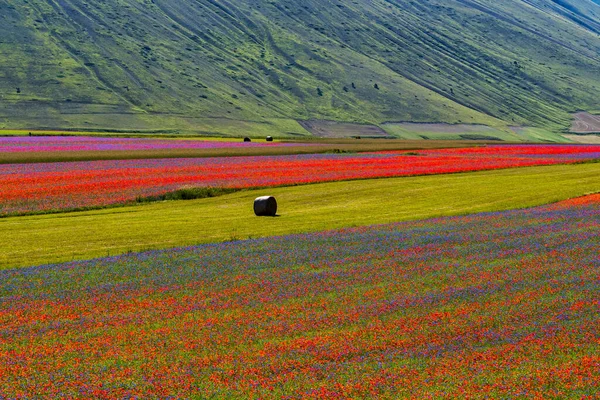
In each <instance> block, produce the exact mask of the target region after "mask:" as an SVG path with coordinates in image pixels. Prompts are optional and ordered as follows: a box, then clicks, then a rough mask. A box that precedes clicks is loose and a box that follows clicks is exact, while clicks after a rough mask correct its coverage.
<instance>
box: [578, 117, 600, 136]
mask: <svg viewBox="0 0 600 400" xmlns="http://www.w3.org/2000/svg"><path fill="white" fill-rule="evenodd" d="M573 117H574V118H575V119H574V120H573V124H572V125H571V132H575V133H600V115H593V114H590V113H587V112H578V113H576V114H574V115H573Z"/></svg>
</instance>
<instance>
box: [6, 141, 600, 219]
mask: <svg viewBox="0 0 600 400" xmlns="http://www.w3.org/2000/svg"><path fill="white" fill-rule="evenodd" d="M199 143H201V142H199ZM598 158H600V146H593V145H589V146H568V145H563V146H550V145H513V146H505V145H504V146H487V147H483V148H468V149H441V150H423V151H419V152H375V153H360V154H312V155H290V156H269V157H267V156H263V157H221V158H204V159H196V158H190V159H155V160H120V161H94V162H91V161H90V162H78V163H36V164H27V165H21V164H10V165H0V185H2V187H3V188H4V191H3V192H2V193H0V215H4V216H6V215H14V214H32V213H39V212H48V211H60V210H77V209H86V208H91V207H101V206H107V205H113V204H124V203H128V202H129V203H130V202H134V201H136V199H142V200H143V199H144V198H148V197H152V196H159V195H162V194H165V193H167V192H169V191H174V190H177V189H181V188H182V187H221V188H252V187H270V186H281V185H295V184H307V183H315V182H328V181H339V180H350V179H367V178H384V177H394V176H415V175H432V174H444V173H456V172H466V171H481V170H493V169H501V168H512V167H527V166H535V165H553V164H561V163H576V162H582V161H591V160H595V159H598Z"/></svg>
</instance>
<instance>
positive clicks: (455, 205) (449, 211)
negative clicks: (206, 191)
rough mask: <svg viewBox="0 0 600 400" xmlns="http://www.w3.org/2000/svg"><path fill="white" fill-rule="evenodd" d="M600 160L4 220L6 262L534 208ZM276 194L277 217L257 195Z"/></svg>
mask: <svg viewBox="0 0 600 400" xmlns="http://www.w3.org/2000/svg"><path fill="white" fill-rule="evenodd" d="M598 172H599V165H598V164H576V165H558V166H546V167H531V168H516V169H504V170H497V171H482V172H475V173H466V174H452V175H432V176H419V177H404V178H388V179H371V180H357V181H346V182H329V183H320V184H313V185H310V186H292V187H280V188H268V189H260V190H248V191H241V192H237V193H233V194H229V195H224V196H222V197H217V198H209V199H200V200H191V201H176V202H160V203H151V204H146V205H140V206H133V207H130V206H128V207H121V208H113V209H104V210H95V211H86V212H75V213H62V214H48V215H36V216H21V217H9V218H2V219H0V237H2V238H3V240H2V241H0V268H2V269H6V268H11V267H23V266H31V265H40V264H45V263H51V262H61V261H70V260H73V259H75V260H81V259H89V258H93V257H102V256H106V255H107V254H109V255H116V254H123V253H126V252H128V251H138V250H144V249H159V248H168V247H174V246H186V245H194V244H198V243H211V242H222V241H226V240H235V239H247V238H251V237H252V238H257V237H266V236H275V235H285V234H290V233H302V232H315V231H321V230H326V229H334V228H343V227H350V226H362V225H371V224H383V223H390V222H397V221H405V220H415V219H423V218H431V217H437V216H444V215H459V214H471V213H477V212H482V211H500V210H508V209H513V208H522V207H533V206H537V205H541V204H547V203H552V202H556V201H559V200H564V199H568V198H572V197H578V196H582V195H584V194H588V193H596V192H600V174H599V173H598ZM261 195H273V196H275V197H276V198H277V200H278V202H279V214H280V217H277V218H257V217H255V216H254V213H253V212H252V202H253V200H254V199H255V198H256V197H258V196H261Z"/></svg>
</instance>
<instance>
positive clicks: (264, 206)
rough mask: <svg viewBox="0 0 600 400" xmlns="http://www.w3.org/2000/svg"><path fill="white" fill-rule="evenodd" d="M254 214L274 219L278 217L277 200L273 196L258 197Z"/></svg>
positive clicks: (255, 201)
mask: <svg viewBox="0 0 600 400" xmlns="http://www.w3.org/2000/svg"><path fill="white" fill-rule="evenodd" d="M254 214H256V216H258V217H274V216H276V215H277V200H275V197H273V196H262V197H257V198H256V200H254Z"/></svg>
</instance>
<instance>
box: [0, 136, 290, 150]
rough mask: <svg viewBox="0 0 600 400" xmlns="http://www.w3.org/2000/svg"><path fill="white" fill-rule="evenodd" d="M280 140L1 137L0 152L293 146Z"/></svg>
mask: <svg viewBox="0 0 600 400" xmlns="http://www.w3.org/2000/svg"><path fill="white" fill-rule="evenodd" d="M291 145H295V146H297V145H298V144H286V143H279V142H268V143H267V142H260V143H259V142H250V143H245V142H241V141H237V142H233V141H216V140H181V139H177V140H173V139H146V138H118V137H113V138H111V137H91V136H6V137H2V136H0V153H17V152H64V151H71V152H76V151H114V150H119V151H136V150H158V149H225V148H236V147H264V146H269V147H272V146H291Z"/></svg>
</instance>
